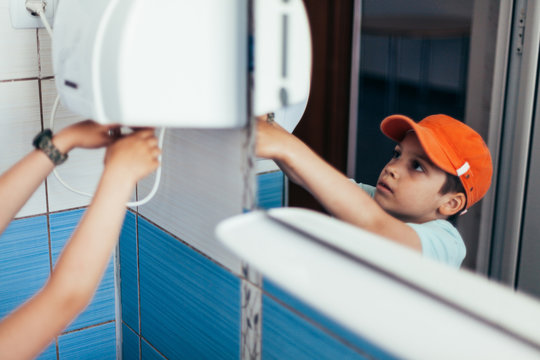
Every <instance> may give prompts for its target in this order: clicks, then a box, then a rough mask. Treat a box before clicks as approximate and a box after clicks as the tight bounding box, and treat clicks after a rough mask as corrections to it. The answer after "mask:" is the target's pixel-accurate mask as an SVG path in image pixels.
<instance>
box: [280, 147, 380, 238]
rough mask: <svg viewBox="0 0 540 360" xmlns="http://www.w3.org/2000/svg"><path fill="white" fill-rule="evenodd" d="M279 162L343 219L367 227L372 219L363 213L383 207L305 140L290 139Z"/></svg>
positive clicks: (293, 178)
mask: <svg viewBox="0 0 540 360" xmlns="http://www.w3.org/2000/svg"><path fill="white" fill-rule="evenodd" d="M277 162H278V164H279V165H280V167H281V168H282V169H284V171H285V172H286V174H287V175H288V176H290V177H291V180H293V181H294V182H295V183H297V184H299V185H301V186H302V187H304V188H305V189H306V190H307V191H309V192H310V193H311V194H312V195H313V196H314V197H315V198H316V199H317V200H318V201H319V202H320V203H321V205H322V206H323V207H324V208H325V209H326V210H327V211H328V212H329V213H330V214H332V215H333V216H335V217H337V218H339V219H341V220H344V221H347V222H349V223H352V224H355V225H358V226H362V227H366V226H369V221H372V219H371V217H370V216H367V215H365V214H363V213H366V212H367V213H378V212H379V211H382V210H381V209H380V207H379V206H378V205H377V204H376V203H375V202H374V200H373V199H372V198H371V197H370V196H369V195H368V194H367V193H365V192H364V191H363V190H362V189H361V188H359V187H358V186H357V185H356V184H355V183H354V182H352V181H351V180H350V179H349V178H347V177H346V176H345V175H344V174H342V173H341V172H339V171H338V170H337V169H335V168H334V167H333V166H332V165H330V164H329V163H328V162H326V161H325V160H324V159H322V158H321V157H320V156H319V155H317V154H316V153H315V152H313V150H311V149H310V148H309V147H308V146H307V145H306V144H304V143H303V142H301V141H294V142H291V143H289V144H288V145H287V147H286V149H284V151H283V152H282V153H281V154H280V155H278V156H277ZM359 210H362V211H361V212H360V211H359Z"/></svg>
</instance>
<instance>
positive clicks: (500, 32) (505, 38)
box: [475, 0, 514, 275]
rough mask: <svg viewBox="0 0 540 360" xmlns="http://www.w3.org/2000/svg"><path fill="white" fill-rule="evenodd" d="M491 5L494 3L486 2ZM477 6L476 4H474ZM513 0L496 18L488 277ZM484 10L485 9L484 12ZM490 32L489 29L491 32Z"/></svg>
mask: <svg viewBox="0 0 540 360" xmlns="http://www.w3.org/2000/svg"><path fill="white" fill-rule="evenodd" d="M484 1H489V2H491V1H492V0H484ZM475 5H476V4H475ZM513 7H514V0H501V1H500V3H499V8H498V10H497V12H498V14H499V15H498V18H497V20H496V21H497V35H496V46H495V50H494V53H493V56H494V65H493V80H492V81H493V82H492V88H491V97H490V99H491V103H490V107H489V128H488V134H487V139H486V142H487V144H488V146H489V149H490V151H491V155H492V160H493V165H494V169H493V170H494V173H493V180H492V185H491V191H489V192H488V193H487V194H486V196H485V197H484V199H482V202H481V203H480V204H479V205H480V206H481V207H482V209H481V215H480V230H479V234H478V252H477V257H476V272H478V273H481V274H484V275H488V274H489V268H490V260H491V255H490V254H491V248H492V237H493V231H494V219H495V200H496V191H495V190H496V189H497V187H498V176H497V174H498V173H499V169H498V164H499V154H500V152H501V142H502V141H501V136H502V133H503V118H504V107H505V106H504V104H505V97H506V88H507V80H508V72H509V69H508V63H509V61H510V59H509V51H510V50H509V49H510V36H511V27H512V12H513ZM482 10H483V9H482ZM488 31H489V30H488Z"/></svg>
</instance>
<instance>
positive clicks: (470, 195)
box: [257, 115, 492, 267]
mask: <svg viewBox="0 0 540 360" xmlns="http://www.w3.org/2000/svg"><path fill="white" fill-rule="evenodd" d="M381 130H382V132H383V133H384V134H385V135H386V136H388V137H389V138H391V139H393V140H394V141H396V142H398V144H397V145H396V147H395V149H394V153H393V156H392V158H391V160H390V161H389V162H388V164H387V165H386V166H385V167H384V168H383V170H382V172H381V174H380V176H379V179H378V181H377V184H376V186H375V187H372V186H367V185H363V184H356V183H354V182H352V181H351V180H350V179H348V178H347V177H346V176H344V175H343V174H341V173H340V172H338V171H337V170H336V169H334V168H333V167H332V166H331V165H329V164H328V163H326V162H325V161H324V160H323V159H322V158H320V157H319V156H318V155H316V154H315V153H314V152H313V151H312V150H311V149H309V148H308V147H307V145H305V144H304V143H303V142H302V141H300V140H299V139H298V138H296V137H295V136H294V135H292V134H289V133H288V132H286V131H285V130H283V129H282V128H281V127H280V126H279V125H278V124H276V123H275V122H268V121H264V120H262V119H259V121H258V134H257V155H258V156H261V157H266V158H271V159H273V160H275V161H276V163H277V164H278V166H280V168H281V169H282V170H283V171H284V172H285V173H286V174H287V175H288V176H289V178H290V179H291V180H292V181H294V182H296V183H298V184H299V185H301V186H303V187H304V188H305V189H307V190H308V191H309V192H311V193H312V195H313V196H314V197H315V198H316V199H317V200H318V201H319V202H320V203H321V204H322V205H323V206H324V207H325V208H326V210H327V211H328V212H329V213H330V214H332V215H333V216H335V217H337V218H339V219H341V220H343V221H346V222H349V223H351V224H354V225H357V226H359V227H361V228H364V229H366V230H368V231H371V232H373V233H376V234H379V235H382V236H384V237H386V238H388V239H391V240H394V241H396V242H398V243H401V244H403V245H405V246H408V247H410V248H412V249H415V250H417V251H420V252H422V253H423V254H424V256H427V257H431V258H434V259H437V260H439V261H442V262H445V263H447V264H450V265H453V266H455V267H459V266H460V265H461V262H462V261H463V259H464V257H465V245H464V243H463V240H462V238H461V236H460V235H459V233H458V232H457V230H456V229H455V227H454V226H453V225H452V224H451V223H450V221H448V220H452V219H453V218H454V217H455V216H457V215H458V214H460V213H464V212H465V211H466V209H468V208H469V207H471V206H472V205H473V204H474V203H476V202H477V201H479V200H480V199H481V198H482V197H483V196H484V195H485V193H486V192H487V190H488V189H489V186H490V184H491V175H492V165H491V156H490V153H489V150H488V148H487V146H486V144H485V143H484V141H483V140H482V138H481V137H480V135H478V134H477V133H476V132H475V131H474V130H473V129H471V128H470V127H468V126H467V125H465V124H463V123H462V122H460V121H458V120H456V119H453V118H451V117H449V116H446V115H432V116H428V117H427V118H425V119H423V120H422V121H420V122H419V123H415V122H414V121H413V120H411V119H410V118H408V117H406V116H403V115H393V116H389V117H387V118H386V119H384V120H383V122H382V123H381Z"/></svg>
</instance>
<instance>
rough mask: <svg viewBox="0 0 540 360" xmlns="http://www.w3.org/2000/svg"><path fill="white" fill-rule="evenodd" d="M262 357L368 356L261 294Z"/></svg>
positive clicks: (329, 357)
mask: <svg viewBox="0 0 540 360" xmlns="http://www.w3.org/2000/svg"><path fill="white" fill-rule="evenodd" d="M262 339H263V340H262V359H264V360H267V359H295V360H302V359H305V360H311V359H328V360H334V359H340V360H341V359H368V357H363V356H362V355H360V354H359V353H357V352H355V351H354V350H352V349H351V348H348V347H347V346H345V345H344V344H343V343H341V342H339V341H337V340H336V339H335V338H333V337H331V336H329V335H328V334H327V333H325V332H324V331H322V330H321V329H319V328H317V327H315V326H314V325H313V324H311V323H309V322H308V321H307V320H305V319H303V318H301V317H299V316H298V315H296V314H295V313H293V312H291V311H290V310H288V309H286V308H285V307H283V306H281V305H280V304H278V303H277V302H275V301H274V300H272V299H271V298H269V297H268V296H266V295H264V296H263V322H262Z"/></svg>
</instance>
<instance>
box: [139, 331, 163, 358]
mask: <svg viewBox="0 0 540 360" xmlns="http://www.w3.org/2000/svg"><path fill="white" fill-rule="evenodd" d="M143 341H144V342H145V343H147V344H148V346H150V347H151V348H152V349H154V351H155V352H157V353H158V354H159V355H161V356H163V358H164V359H166V360H167V359H168V358H167V357H166V356H165V355H163V354H162V353H161V352H160V351H159V350H158V349H156V347H155V346H154V345H152V344H151V343H150V341H148V340H146V339H145V338H144V337H143V336H141V341H140V343H141V344H142V342H143ZM141 349H142V346H141ZM139 354H141V353H139ZM140 356H142V355H140Z"/></svg>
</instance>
